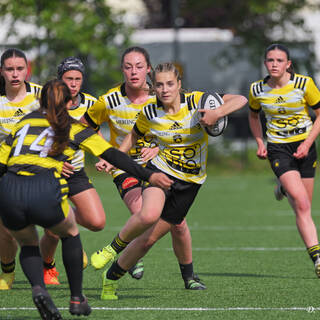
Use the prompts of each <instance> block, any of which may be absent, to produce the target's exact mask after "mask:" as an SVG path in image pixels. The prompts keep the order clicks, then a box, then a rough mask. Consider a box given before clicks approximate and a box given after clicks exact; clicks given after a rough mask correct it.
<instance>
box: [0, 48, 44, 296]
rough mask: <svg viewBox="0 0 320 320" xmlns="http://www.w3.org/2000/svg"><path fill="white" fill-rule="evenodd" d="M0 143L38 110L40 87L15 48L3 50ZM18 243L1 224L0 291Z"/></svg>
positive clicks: (7, 283) (10, 277) (9, 279)
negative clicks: (17, 125) (32, 79)
mask: <svg viewBox="0 0 320 320" xmlns="http://www.w3.org/2000/svg"><path fill="white" fill-rule="evenodd" d="M0 68H1V70H0V72H1V75H0V143H2V142H3V141H4V140H5V138H6V137H7V136H8V135H9V133H10V132H11V130H12V128H13V127H14V125H15V124H16V123H17V122H18V121H19V120H20V119H21V118H22V117H23V116H24V115H26V114H28V113H29V112H31V111H33V110H35V109H37V108H38V107H39V104H38V100H37V96H38V94H39V92H40V91H41V86H39V85H37V84H34V83H31V82H28V81H27V80H26V79H27V75H28V61H27V58H26V55H25V54H24V52H22V51H21V50H19V49H16V48H10V49H7V50H5V52H3V54H2V55H1V65H0ZM17 249H18V247H17V242H16V240H15V239H14V238H13V237H12V235H11V234H10V233H9V231H8V230H7V229H6V228H5V227H4V226H3V225H2V223H1V221H0V261H1V271H2V272H1V274H0V290H9V289H11V287H12V284H13V282H14V276H15V274H14V271H15V257H16V253H17Z"/></svg>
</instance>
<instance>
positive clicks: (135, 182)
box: [113, 172, 146, 199]
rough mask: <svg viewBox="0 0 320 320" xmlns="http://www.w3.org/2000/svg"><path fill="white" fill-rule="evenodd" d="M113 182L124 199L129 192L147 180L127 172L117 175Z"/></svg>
mask: <svg viewBox="0 0 320 320" xmlns="http://www.w3.org/2000/svg"><path fill="white" fill-rule="evenodd" d="M113 183H114V184H115V185H116V187H117V189H118V191H119V194H120V196H121V198H122V199H123V198H124V196H125V195H126V193H127V192H129V191H130V190H133V189H135V188H141V187H142V186H144V185H145V183H146V182H145V181H143V180H141V179H139V178H136V177H133V176H132V175H130V174H129V173H126V172H125V173H122V174H120V175H118V176H117V177H115V178H114V179H113Z"/></svg>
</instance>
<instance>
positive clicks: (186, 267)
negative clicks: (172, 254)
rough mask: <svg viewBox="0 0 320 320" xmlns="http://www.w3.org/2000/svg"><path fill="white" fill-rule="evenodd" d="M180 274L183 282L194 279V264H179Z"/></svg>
mask: <svg viewBox="0 0 320 320" xmlns="http://www.w3.org/2000/svg"><path fill="white" fill-rule="evenodd" d="M179 267H180V272H181V276H182V278H183V280H190V279H193V264H192V262H191V263H189V264H181V263H179Z"/></svg>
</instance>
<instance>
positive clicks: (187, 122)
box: [134, 91, 208, 184]
mask: <svg viewBox="0 0 320 320" xmlns="http://www.w3.org/2000/svg"><path fill="white" fill-rule="evenodd" d="M202 95H203V92H200V91H193V92H190V93H185V94H181V105H180V110H179V111H178V112H177V113H176V114H168V113H166V112H165V110H164V108H163V106H162V104H161V102H160V101H157V100H156V99H154V100H153V101H152V103H149V104H148V105H147V106H145V107H144V108H143V110H142V112H141V113H140V115H139V117H138V119H137V122H136V124H135V127H134V128H135V131H136V132H137V133H138V134H139V135H143V134H144V133H145V132H151V134H153V135H154V136H156V137H157V143H158V146H159V149H160V150H159V153H158V155H157V156H156V157H155V158H153V159H152V160H151V162H152V163H153V164H154V165H155V166H156V167H157V168H158V169H160V170H161V171H163V172H166V173H168V174H169V175H171V176H173V177H176V178H178V179H181V180H184V181H188V182H193V183H198V184H202V183H204V181H205V179H206V176H207V174H206V167H207V154H208V135H207V133H206V132H205V130H203V128H202V127H201V125H200V123H199V113H198V107H199V103H200V99H201V97H202Z"/></svg>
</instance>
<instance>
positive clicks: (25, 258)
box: [19, 246, 46, 288]
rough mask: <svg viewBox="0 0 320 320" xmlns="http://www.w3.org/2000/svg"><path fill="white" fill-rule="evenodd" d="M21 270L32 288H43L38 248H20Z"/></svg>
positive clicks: (41, 266)
mask: <svg viewBox="0 0 320 320" xmlns="http://www.w3.org/2000/svg"><path fill="white" fill-rule="evenodd" d="M19 258H20V264H21V268H22V270H23V272H24V274H25V275H26V277H27V278H28V280H29V282H30V284H31V286H32V287H34V286H40V287H41V288H45V287H46V286H45V284H44V281H43V265H42V258H41V255H40V249H39V247H38V246H22V247H21V251H20V255H19Z"/></svg>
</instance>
